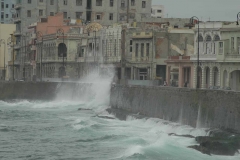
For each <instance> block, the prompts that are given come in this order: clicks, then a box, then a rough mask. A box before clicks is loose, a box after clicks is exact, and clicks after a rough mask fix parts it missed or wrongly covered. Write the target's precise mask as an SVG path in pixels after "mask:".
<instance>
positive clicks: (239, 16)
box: [237, 12, 240, 25]
mask: <svg viewBox="0 0 240 160" xmlns="http://www.w3.org/2000/svg"><path fill="white" fill-rule="evenodd" d="M239 20H240V12H238V14H237V25H239V23H238V21H239Z"/></svg>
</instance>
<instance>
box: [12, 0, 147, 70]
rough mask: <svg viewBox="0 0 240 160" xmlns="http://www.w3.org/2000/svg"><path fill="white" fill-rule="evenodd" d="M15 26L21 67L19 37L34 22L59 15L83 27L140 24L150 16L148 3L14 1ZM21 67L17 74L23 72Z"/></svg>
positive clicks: (86, 0)
mask: <svg viewBox="0 0 240 160" xmlns="http://www.w3.org/2000/svg"><path fill="white" fill-rule="evenodd" d="M14 9H15V11H14V12H15V18H14V23H15V24H16V28H17V29H16V32H15V36H16V47H15V50H16V51H15V52H16V61H17V62H18V63H19V64H20V63H22V62H21V57H22V56H21V53H23V52H24V50H25V48H24V47H23V45H22V43H23V38H22V37H21V36H22V34H25V33H26V32H28V29H27V27H28V26H29V25H30V24H32V23H34V22H45V21H46V20H47V16H54V15H55V14H56V13H59V12H62V13H63V16H64V19H65V20H69V21H70V20H71V19H75V20H77V21H78V22H81V23H82V24H87V23H90V22H93V21H94V22H98V23H100V24H102V25H112V24H113V23H125V22H127V21H129V22H132V21H140V20H141V19H142V18H146V17H150V16H151V0H142V1H137V0H121V1H119V0H71V1H69V0H17V2H16V5H15V7H14ZM21 68H23V67H20V70H21V71H20V72H23V70H22V69H21Z"/></svg>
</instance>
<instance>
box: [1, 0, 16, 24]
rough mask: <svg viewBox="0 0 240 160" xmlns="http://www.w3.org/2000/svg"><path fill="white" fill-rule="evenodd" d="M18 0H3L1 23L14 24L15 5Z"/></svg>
mask: <svg viewBox="0 0 240 160" xmlns="http://www.w3.org/2000/svg"><path fill="white" fill-rule="evenodd" d="M15 4H16V0H1V7H0V13H1V16H0V22H1V24H3V23H4V24H13V23H14V22H13V18H14V14H15V10H14V7H15Z"/></svg>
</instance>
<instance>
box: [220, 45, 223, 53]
mask: <svg viewBox="0 0 240 160" xmlns="http://www.w3.org/2000/svg"><path fill="white" fill-rule="evenodd" d="M222 53H223V42H219V54H222Z"/></svg>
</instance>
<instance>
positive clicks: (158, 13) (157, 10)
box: [151, 5, 165, 18]
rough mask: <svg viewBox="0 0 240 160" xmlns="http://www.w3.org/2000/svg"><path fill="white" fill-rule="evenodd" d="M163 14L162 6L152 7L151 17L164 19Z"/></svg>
mask: <svg viewBox="0 0 240 160" xmlns="http://www.w3.org/2000/svg"><path fill="white" fill-rule="evenodd" d="M164 12H165V9H164V6H163V5H152V14H151V16H152V17H155V18H165V17H164V16H165V15H164V14H165V13H164Z"/></svg>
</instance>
